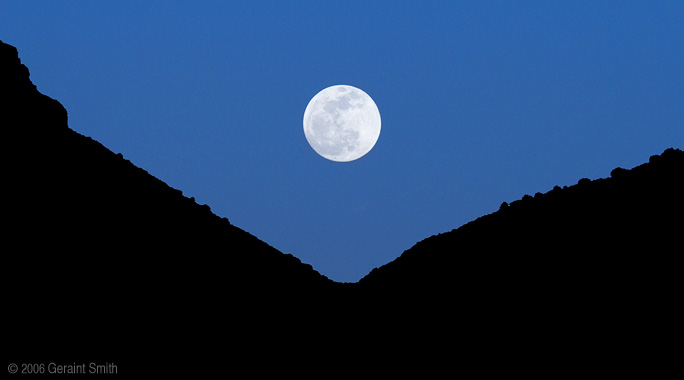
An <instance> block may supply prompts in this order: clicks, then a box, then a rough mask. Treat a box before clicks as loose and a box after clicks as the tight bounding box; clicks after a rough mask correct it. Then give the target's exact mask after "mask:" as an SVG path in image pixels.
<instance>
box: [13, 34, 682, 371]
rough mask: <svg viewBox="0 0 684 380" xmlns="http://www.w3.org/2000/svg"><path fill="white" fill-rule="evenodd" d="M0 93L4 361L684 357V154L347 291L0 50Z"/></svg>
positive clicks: (470, 231) (317, 363) (191, 363)
mask: <svg viewBox="0 0 684 380" xmlns="http://www.w3.org/2000/svg"><path fill="white" fill-rule="evenodd" d="M0 83H2V87H1V89H0V91H1V97H2V98H1V101H0V107H2V108H1V112H0V120H1V123H2V133H3V140H2V141H3V142H4V149H3V152H2V159H3V185H4V186H3V200H4V202H3V217H4V220H5V223H4V227H3V241H4V243H5V244H4V247H5V249H3V254H2V270H3V272H2V274H3V289H4V292H3V302H4V304H5V313H4V314H5V315H6V327H7V330H8V331H7V332H6V339H5V350H6V352H7V353H8V354H7V355H6V357H8V360H14V361H15V362H18V361H19V359H21V360H23V361H24V362H29V361H32V362H45V363H48V362H59V361H62V362H63V363H66V362H68V363H71V362H75V361H79V360H83V361H85V362H89V361H98V360H99V361H102V362H105V361H109V362H115V363H118V364H117V365H118V367H120V371H123V374H129V375H141V374H143V375H144V374H148V375H155V376H159V375H178V374H183V373H188V374H190V373H192V374H196V373H198V372H200V373H204V374H209V375H217V374H219V375H220V374H226V373H227V372H231V371H232V370H235V369H237V368H243V369H245V368H257V369H258V368H261V367H264V366H267V367H269V368H274V369H275V370H276V371H281V373H285V372H293V373H301V371H303V370H305V369H308V370H311V369H316V368H318V367H321V366H325V367H328V368H335V369H336V370H337V371H340V372H339V373H350V374H356V375H358V372H357V371H358V370H359V369H363V370H367V369H368V368H374V369H377V370H378V372H377V374H382V375H388V374H391V373H407V372H405V371H406V369H407V368H412V369H418V370H419V371H421V373H424V372H426V371H427V372H429V371H435V372H434V373H444V372H443V371H444V370H450V371H451V372H449V373H452V372H453V371H454V369H458V371H459V373H466V372H471V371H475V372H476V373H493V372H500V373H517V372H518V371H525V372H526V373H528V372H530V371H532V372H534V371H535V370H536V371H540V372H542V373H545V372H544V371H545V370H547V369H549V368H551V369H555V370H560V371H561V373H567V372H578V373H585V372H586V370H588V368H590V367H594V366H597V367H601V368H603V370H610V369H617V368H623V369H629V370H630V371H633V370H636V368H635V367H636V366H637V364H636V363H640V364H641V367H640V368H641V369H645V370H649V369H650V370H652V369H653V368H654V367H653V365H654V363H657V360H668V358H672V357H674V354H675V352H674V351H671V350H670V349H669V346H670V345H669V344H668V342H669V343H672V342H671V341H669V340H668V339H670V337H671V336H672V331H673V329H674V327H675V326H677V324H678V323H677V322H678V321H679V320H681V312H679V310H678V309H679V308H678V307H677V304H678V303H679V302H678V301H679V298H680V297H679V294H680V291H679V290H678V288H679V287H678V286H677V285H678V282H679V281H678V278H679V276H680V275H679V272H680V270H681V266H680V265H679V261H680V260H679V256H680V255H681V250H682V249H681V246H682V244H681V237H682V231H683V230H684V229H683V228H684V222H683V220H682V215H683V211H684V198H683V197H682V194H684V152H682V151H680V150H677V149H667V150H665V151H664V152H663V153H662V154H660V155H655V156H652V157H651V158H650V159H649V162H648V163H645V164H643V165H640V166H638V167H635V168H633V169H631V170H627V169H622V168H618V169H615V170H613V171H612V172H611V173H610V177H609V178H605V179H598V180H594V181H590V180H588V179H582V180H580V181H579V182H578V183H577V184H576V185H574V186H569V187H563V188H560V187H556V188H554V189H553V190H551V191H549V192H547V193H545V194H542V193H537V194H535V195H534V196H529V195H526V196H524V197H523V198H522V199H521V200H518V201H514V202H511V203H510V204H508V203H506V202H504V203H503V204H502V205H501V208H500V209H499V210H498V211H497V212H495V213H492V214H490V215H486V216H483V217H480V218H478V219H477V220H474V221H472V222H470V223H467V224H465V225H463V226H461V227H459V228H457V229H455V230H453V231H450V232H447V233H442V234H439V235H435V236H432V237H429V238H427V239H425V240H423V241H421V242H419V243H417V244H416V245H415V246H414V247H412V248H410V249H408V250H407V251H405V252H404V253H403V254H402V255H401V256H399V257H398V258H397V259H396V260H394V261H392V262H390V263H387V264H386V265H384V266H381V267H379V268H376V269H374V270H372V271H371V272H370V273H369V274H368V275H367V276H365V277H364V278H362V279H361V280H360V281H359V282H357V283H354V284H340V283H336V282H333V281H331V280H330V279H328V278H327V277H325V276H323V275H321V274H320V273H318V272H317V271H315V270H314V269H313V268H312V267H311V266H310V265H307V264H304V263H302V262H301V261H300V260H299V259H297V258H296V257H294V256H292V255H290V254H283V253H281V252H279V251H278V250H276V249H275V248H273V247H271V246H269V245H268V244H266V243H264V242H262V241H261V240H259V239H257V238H256V237H254V236H253V235H251V234H249V233H247V232H245V231H243V230H241V229H240V228H238V227H236V226H233V225H232V224H231V223H230V222H229V221H228V219H226V218H221V217H219V216H216V215H214V214H213V213H212V212H211V209H210V208H209V206H207V205H199V204H197V203H196V202H195V200H194V199H192V198H188V197H186V196H184V195H183V193H182V192H181V191H179V190H176V189H173V188H171V187H169V186H167V185H166V184H165V183H163V182H162V181H160V180H159V179H157V178H155V177H153V176H151V175H150V174H149V173H147V172H146V171H144V170H143V169H141V168H138V167H136V166H135V165H133V164H132V163H131V162H129V161H128V160H126V159H125V158H124V157H122V155H120V154H115V153H113V152H111V151H110V150H108V149H107V148H105V147H104V146H102V145H101V144H100V143H98V142H96V141H94V140H93V139H91V138H88V137H85V136H83V135H80V134H79V133H77V132H75V131H73V130H71V129H69V127H68V124H67V122H68V119H67V112H66V110H65V109H64V107H62V105H61V104H60V103H59V102H57V101H56V100H54V99H51V98H49V97H48V96H45V95H43V94H41V93H39V92H38V90H37V89H36V87H35V86H34V85H33V84H32V83H31V81H30V79H29V71H28V69H27V68H26V67H25V66H24V65H22V64H21V62H20V59H19V56H18V52H17V50H16V48H14V47H12V46H10V45H7V44H5V43H2V42H1V41H0ZM86 358H87V359H86ZM198 363H201V365H200V364H198ZM6 364H9V363H6ZM227 367H230V370H229V369H228V368H227ZM261 370H263V368H261ZM313 372H314V373H316V371H315V370H314V371H313ZM329 373H330V372H327V374H329ZM366 373H367V374H370V373H372V372H366Z"/></svg>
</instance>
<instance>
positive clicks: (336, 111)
mask: <svg viewBox="0 0 684 380" xmlns="http://www.w3.org/2000/svg"><path fill="white" fill-rule="evenodd" d="M304 135H305V136H306V140H307V141H308V142H309V145H311V147H312V148H313V150H315V151H316V153H318V154H320V155H321V156H323V157H325V158H327V159H328V160H331V161H337V162H349V161H354V160H357V159H359V158H361V157H363V156H364V155H366V153H368V152H370V150H371V149H373V147H374V146H375V143H376V142H377V141H378V137H380V111H378V107H377V106H376V105H375V102H374V101H373V99H371V97H370V96H368V94H366V93H365V92H363V91H361V90H360V89H358V88H356V87H353V86H347V85H336V86H331V87H328V88H325V89H323V90H322V91H321V92H319V93H318V94H316V95H315V96H314V97H313V98H312V99H311V101H310V102H309V104H308V105H307V106H306V110H305V111H304Z"/></svg>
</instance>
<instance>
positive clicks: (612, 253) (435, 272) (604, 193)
mask: <svg viewBox="0 0 684 380" xmlns="http://www.w3.org/2000/svg"><path fill="white" fill-rule="evenodd" d="M610 174H611V176H610V177H609V178H604V179H597V180H594V181H591V180H589V179H587V178H583V179H580V180H579V181H578V183H577V184H576V185H573V186H569V187H568V186H565V187H563V188H561V187H559V186H556V187H554V188H553V189H552V190H551V191H549V192H547V193H545V194H542V193H536V194H535V195H534V196H530V195H525V196H523V197H522V199H520V200H517V201H514V202H511V203H510V204H508V203H507V202H503V203H502V204H501V207H500V209H499V210H498V211H497V212H495V213H492V214H489V215H486V216H482V217H480V218H478V219H476V220H474V221H472V222H470V223H467V224H465V225H463V226H462V227H460V228H457V229H454V230H452V231H450V232H447V233H443V234H439V235H435V236H432V237H430V238H427V239H425V240H423V241H421V242H419V243H418V244H416V245H415V246H414V247H412V248H411V249H409V250H407V251H406V252H404V253H403V254H402V255H401V256H400V257H399V258H397V259H396V260H395V261H393V262H391V263H388V264H386V265H384V266H382V267H380V268H376V269H374V270H373V271H371V273H369V274H368V275H367V276H366V277H364V278H363V279H362V280H361V281H360V284H362V285H364V286H366V287H369V288H372V287H375V286H378V287H393V286H401V285H404V284H407V283H409V282H410V284H411V286H412V287H415V288H422V287H427V286H446V285H447V284H448V283H450V282H451V281H453V280H458V278H459V277H460V275H461V271H462V270H463V271H466V272H467V271H469V270H472V269H475V270H485V268H484V266H486V267H487V268H488V269H487V270H490V271H491V270H502V271H504V272H512V271H513V270H516V271H520V273H526V272H529V271H531V270H539V269H542V266H541V264H542V263H545V264H549V265H558V266H552V267H547V268H545V270H549V273H548V274H549V275H550V276H551V277H555V276H557V275H559V274H561V273H565V272H567V271H569V270H570V269H569V268H572V269H573V270H581V271H586V268H580V266H582V265H592V264H593V265H597V264H600V265H609V262H612V263H613V264H614V265H622V264H623V263H621V261H629V260H631V259H635V258H636V257H638V256H642V257H641V259H644V260H646V259H649V260H650V259H652V258H653V256H652V255H671V254H673V252H672V250H673V248H674V247H676V246H677V245H678V243H677V241H678V240H677V239H678V237H679V235H680V232H681V231H682V228H683V227H684V224H683V220H682V212H683V211H684V197H683V196H682V194H684V153H683V152H682V151H681V150H678V149H673V148H670V149H667V150H665V151H664V152H663V153H662V154H661V155H659V156H658V155H656V156H651V157H650V159H649V162H648V163H645V164H643V165H640V166H637V167H635V168H633V169H631V170H627V169H623V168H616V169H614V170H613V171H612V172H611V173H610ZM649 254H650V255H651V256H649ZM564 260H567V261H564ZM584 260H586V261H584ZM478 265H482V266H483V267H478ZM561 265H563V266H565V268H563V267H561ZM465 267H469V268H465ZM603 269H607V268H603ZM635 269H636V268H635ZM663 269H667V268H663ZM578 273H579V272H578ZM482 274H483V275H484V273H482ZM602 274H609V275H610V274H611V272H606V273H602ZM473 275H474V274H472V273H470V274H467V276H468V278H470V277H472V276H473ZM539 275H541V274H539ZM487 276H488V277H489V276H490V275H487ZM556 280H557V279H556ZM428 284H429V285H428Z"/></svg>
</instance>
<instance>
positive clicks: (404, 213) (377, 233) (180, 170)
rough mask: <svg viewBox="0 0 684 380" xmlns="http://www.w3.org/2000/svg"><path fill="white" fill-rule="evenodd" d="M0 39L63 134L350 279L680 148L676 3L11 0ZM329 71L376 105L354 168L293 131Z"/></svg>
mask: <svg viewBox="0 0 684 380" xmlns="http://www.w3.org/2000/svg"><path fill="white" fill-rule="evenodd" d="M0 39H1V40H3V41H5V42H7V43H9V44H12V45H14V46H16V47H17V48H18V49H19V55H20V57H21V59H22V61H23V63H24V64H26V65H27V66H28V67H29V69H30V71H31V78H32V80H33V82H34V83H35V84H36V85H37V87H38V89H39V90H40V91H41V92H43V93H44V94H46V95H48V96H51V97H53V98H55V99H57V100H59V101H60V102H61V103H62V104H63V105H64V106H65V107H66V109H67V110H68V112H69V125H70V127H71V128H72V129H74V130H76V131H77V132H79V133H82V134H84V135H87V136H91V137H93V138H94V139H96V140H98V141H100V142H101V143H103V144H104V145H105V146H107V147H108V148H109V149H111V150H112V151H114V152H115V153H122V154H123V155H124V156H125V157H126V158H128V159H129V160H131V161H132V162H133V163H135V164H136V165H138V166H140V167H142V168H144V169H145V170H147V171H148V172H150V173H151V174H152V175H154V176H156V177H158V178H160V179H161V180H163V181H165V182H166V183H168V184H169V185H170V186H172V187H175V188H177V189H180V190H182V191H183V192H184V194H185V195H187V196H192V197H195V198H196V200H197V201H198V202H199V203H206V204H208V205H210V206H211V208H212V210H213V211H214V212H215V213H216V214H218V215H220V216H225V217H227V218H229V219H230V221H231V222H232V223H233V224H235V225H237V226H238V227H241V228H243V229H245V230H247V231H249V232H250V233H252V234H254V235H256V236H257V237H259V238H260V239H262V240H264V241H266V242H267V243H269V244H270V245H272V246H274V247H276V248H278V249H279V250H281V251H283V252H286V253H292V254H293V255H295V256H297V257H299V258H300V259H301V260H302V261H304V262H306V263H309V264H312V265H313V266H314V268H316V269H317V270H318V271H320V272H321V273H322V274H324V275H326V276H328V277H330V278H332V279H334V280H338V281H356V280H358V279H359V278H361V277H362V276H363V275H365V274H366V273H368V272H369V271H370V270H371V269H372V268H374V267H377V266H380V265H382V264H385V263H387V262H389V261H391V260H393V259H394V258H396V257H397V256H399V255H400V254H401V253H402V252H403V251H404V250H406V249H408V248H410V247H411V246H412V245H413V244H415V243H416V242H418V241H420V240H422V239H424V238H426V237H428V236H430V235H433V234H437V233H440V232H445V231H449V230H451V229H453V228H457V227H459V226H461V225H463V224H464V223H467V222H468V221H470V220H473V219H475V218H477V217H479V216H481V215H484V214H488V213H491V212H493V211H496V210H497V209H498V207H499V205H500V204H501V202H503V201H508V202H510V201H513V200H516V199H519V198H521V197H522V196H523V195H525V194H534V193H535V192H546V191H548V190H550V189H551V188H553V186H554V185H560V186H564V185H571V184H574V183H576V182H577V181H578V180H579V179H580V178H583V177H588V178H591V179H595V178H600V177H606V176H608V175H609V173H610V171H611V170H612V169H613V168H615V167H617V166H622V167H625V168H631V167H633V166H636V165H638V164H641V163H643V162H645V161H647V160H648V157H649V156H650V155H653V154H659V153H661V152H662V151H663V150H664V149H666V148H668V147H678V148H684V2H682V1H595V0H592V1H468V2H459V1H445V2H436V1H380V2H373V4H371V2H370V1H344V2H341V1H306V2H303V1H268V2H265V1H244V2H225V1H201V2H197V1H187V2H161V1H159V2H157V1H154V2H152V1H145V2H141V1H121V0H117V1H3V2H2V3H0ZM335 84H348V85H352V86H355V87H358V88H360V89H362V90H363V91H365V92H366V93H368V94H369V95H370V96H371V97H372V98H373V99H374V101H375V103H376V104H377V106H378V108H379V110H380V114H381V116H382V132H381V134H380V139H379V140H378V143H377V145H376V146H375V148H374V149H373V150H372V151H371V152H370V153H368V154H367V155H366V156H364V157H362V158H361V159H359V160H357V161H353V162H349V163H335V162H331V161H328V160H326V159H324V158H322V157H320V156H318V155H317V154H316V153H315V152H314V150H313V149H311V147H310V146H309V145H308V143H307V141H306V139H305V137H304V133H303V131H302V117H303V114H304V109H305V107H306V105H307V104H308V102H309V100H310V99H311V98H312V97H313V96H314V95H315V94H316V93H317V92H319V91H320V90H322V89H324V88H326V87H328V86H331V85H335ZM75 233H78V231H75ZM530 233H531V234H533V233H534V231H530Z"/></svg>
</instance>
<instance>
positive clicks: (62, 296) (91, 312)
mask: <svg viewBox="0 0 684 380" xmlns="http://www.w3.org/2000/svg"><path fill="white" fill-rule="evenodd" d="M0 78H1V80H0V83H1V86H2V87H1V89H0V91H1V92H2V98H1V99H2V102H1V105H0V106H1V107H2V108H1V112H0V120H1V121H0V124H1V126H2V127H1V133H2V135H3V137H2V141H3V145H4V148H3V152H2V162H3V212H2V216H3V219H4V223H3V226H4V227H3V240H4V244H5V247H6V248H5V250H4V252H3V265H2V267H3V277H4V283H5V285H6V287H5V289H11V290H9V291H6V293H5V295H6V297H5V304H6V305H8V306H10V307H11V310H12V313H11V315H10V318H9V319H10V320H9V322H8V326H22V328H19V329H17V331H18V332H21V334H24V335H21V336H20V337H18V338H19V339H18V340H17V341H16V342H17V345H16V348H17V349H19V348H20V347H21V346H22V344H21V343H24V344H26V346H27V347H28V348H29V349H32V350H35V349H36V345H35V344H33V343H31V342H32V339H34V338H39V337H44V336H51V337H52V338H51V339H50V341H52V342H54V343H55V344H57V345H58V346H59V345H61V346H62V348H61V349H64V348H65V347H64V345H66V344H69V345H72V344H73V345H75V346H81V347H91V346H92V347H98V348H99V349H105V350H107V349H108V348H109V349H110V350H111V351H113V352H118V353H125V352H130V350H135V347H133V346H130V343H128V342H130V339H132V338H133V337H139V336H147V337H148V338H149V339H152V340H153V341H155V342H156V343H155V345H160V346H163V345H164V344H165V343H161V342H162V341H163V339H168V340H170V341H173V340H178V341H181V340H183V341H185V342H186V343H187V344H188V345H192V343H190V342H187V340H188V339H194V337H201V336H202V335H203V334H207V333H211V334H226V333H227V332H229V331H231V330H232V332H231V336H232V339H233V341H236V342H237V341H240V339H241V337H242V338H244V339H248V338H247V332H246V331H247V330H245V329H244V328H243V327H239V326H240V325H241V324H242V323H246V321H251V322H254V323H256V321H259V320H262V321H264V320H266V319H268V318H276V317H277V318H279V319H280V320H281V321H285V320H287V318H289V317H288V316H287V315H286V314H285V315H282V314H283V310H284V309H283V308H282V307H283V305H284V304H286V305H291V306H293V305H295V304H301V303H308V302H313V301H314V300H316V299H319V298H320V297H319V295H320V293H321V292H328V291H329V290H330V288H331V287H333V286H336V284H335V283H333V282H332V281H330V280H329V279H328V278H326V277H324V276H322V275H320V274H319V273H318V272H316V271H315V270H313V268H312V267H311V266H310V265H306V264H303V263H301V262H300V260H299V259H297V258H296V257H294V256H292V255H289V254H288V255H285V254H282V253H281V252H279V251H277V250H276V249H274V248H273V247H271V246H269V245H267V244H266V243H264V242H262V241H260V240H259V239H257V238H256V237H254V236H252V235H250V234H249V233H247V232H245V231H243V230H241V229H239V228H237V227H235V226H233V225H231V224H230V223H229V221H228V219H226V218H221V217H218V216H216V215H214V214H213V213H212V212H211V210H210V208H209V206H207V205H198V204H197V203H196V202H195V201H194V199H193V198H188V197H185V196H183V194H182V192H181V191H179V190H176V189H173V188H171V187H169V186H167V185H166V184H165V183H164V182H162V181H160V180H159V179H157V178H155V177H153V176H151V175H150V174H148V173H147V172H146V171H145V170H143V169H140V168H138V167H136V166H135V165H133V164H132V163H131V162H129V161H128V160H126V159H124V158H123V157H122V155H121V154H114V153H112V152H111V151H109V150H108V149H107V148H105V147H104V146H102V145H101V144H100V143H98V142H96V141H94V140H92V139H91V138H89V137H85V136H82V135H80V134H78V133H76V132H74V131H72V130H71V129H69V128H68V125H67V113H66V110H65V109H64V108H63V107H62V106H61V104H60V103H59V102H57V101H55V100H54V99H51V98H49V97H47V96H45V95H43V94H41V93H39V92H38V90H37V89H36V87H35V86H34V85H33V84H32V83H31V81H30V79H29V72H28V69H27V68H26V67H25V66H24V65H22V64H21V62H20V60H19V58H18V55H17V50H16V49H15V48H14V47H12V46H9V45H6V44H4V43H1V42H0ZM226 323H229V324H230V325H231V327H230V328H229V327H225V331H223V332H221V331H220V330H219V328H220V327H221V326H224V325H225V324H226ZM182 324H187V325H185V326H184V327H182V328H180V329H179V327H178V326H179V325H182ZM273 328H274V327H269V325H268V324H264V327H262V328H261V329H260V330H259V331H258V332H250V335H249V339H255V338H256V337H258V336H260V334H262V333H266V332H267V331H271V329H273ZM169 329H171V330H169ZM93 330H97V331H100V332H102V334H105V335H106V336H105V337H103V336H100V335H97V334H96V335H92V334H91V332H92V331H93ZM176 330H178V331H177V332H174V333H172V334H171V335H168V331H176ZM278 330H280V329H276V331H271V332H270V333H272V334H276V333H277V331H278ZM140 334H143V335H140ZM217 336H218V335H217ZM91 339H92V340H91ZM136 339H137V338H136ZM39 341H40V342H43V344H41V346H44V345H45V344H44V343H45V339H40V340H39ZM135 344H138V343H135ZM93 345H94V346H93ZM108 352H109V351H108ZM70 360H73V359H70Z"/></svg>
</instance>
